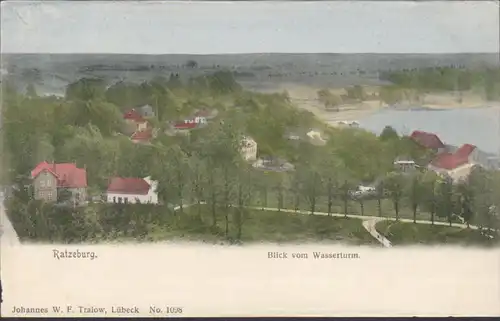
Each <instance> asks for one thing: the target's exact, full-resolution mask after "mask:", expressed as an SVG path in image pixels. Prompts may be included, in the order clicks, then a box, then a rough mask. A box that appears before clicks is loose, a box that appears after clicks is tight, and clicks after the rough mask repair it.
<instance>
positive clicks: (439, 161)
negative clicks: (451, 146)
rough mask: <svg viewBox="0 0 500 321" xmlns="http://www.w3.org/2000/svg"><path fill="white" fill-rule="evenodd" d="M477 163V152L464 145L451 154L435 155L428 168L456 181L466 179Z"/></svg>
mask: <svg viewBox="0 0 500 321" xmlns="http://www.w3.org/2000/svg"><path fill="white" fill-rule="evenodd" d="M477 163H478V150H477V148H476V146H474V145H471V144H464V145H462V146H461V147H460V148H458V149H457V150H456V151H455V152H453V153H451V152H444V153H441V154H439V155H437V156H436V157H435V158H434V159H433V160H432V161H431V163H430V164H429V166H428V168H429V169H430V170H433V171H435V172H436V173H438V174H447V175H449V176H451V177H452V178H453V179H454V180H455V181H456V180H458V179H462V178H464V177H466V176H467V175H468V173H469V172H470V170H472V168H473V167H474V166H475V165H477Z"/></svg>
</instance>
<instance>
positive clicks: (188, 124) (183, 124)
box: [174, 120, 198, 129]
mask: <svg viewBox="0 0 500 321" xmlns="http://www.w3.org/2000/svg"><path fill="white" fill-rule="evenodd" d="M197 125H198V124H196V123H195V122H186V121H184V120H182V121H178V122H176V123H175V124H174V128H175V129H193V128H195V127H196V126H197Z"/></svg>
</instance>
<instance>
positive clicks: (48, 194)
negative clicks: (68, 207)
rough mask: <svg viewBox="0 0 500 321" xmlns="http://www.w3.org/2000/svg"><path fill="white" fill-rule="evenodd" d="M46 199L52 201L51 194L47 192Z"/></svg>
mask: <svg viewBox="0 0 500 321" xmlns="http://www.w3.org/2000/svg"><path fill="white" fill-rule="evenodd" d="M47 199H49V200H51V199H52V192H47Z"/></svg>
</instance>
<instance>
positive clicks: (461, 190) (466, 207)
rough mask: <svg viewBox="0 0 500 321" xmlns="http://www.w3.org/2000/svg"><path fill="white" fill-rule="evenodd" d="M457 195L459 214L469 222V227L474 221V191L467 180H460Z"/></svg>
mask: <svg viewBox="0 0 500 321" xmlns="http://www.w3.org/2000/svg"><path fill="white" fill-rule="evenodd" d="M456 190H457V195H458V206H459V210H460V212H459V214H460V216H461V217H462V218H463V220H464V222H465V223H466V224H467V227H469V226H470V224H471V223H472V220H473V217H474V212H473V211H472V204H471V201H472V195H471V194H472V193H471V190H470V188H469V185H468V183H467V181H465V182H460V183H459V184H458V185H457V187H456Z"/></svg>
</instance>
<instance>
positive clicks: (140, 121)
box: [123, 109, 148, 132]
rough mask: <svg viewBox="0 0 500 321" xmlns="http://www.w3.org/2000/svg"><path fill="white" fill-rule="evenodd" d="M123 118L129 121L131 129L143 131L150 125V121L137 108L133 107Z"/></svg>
mask: <svg viewBox="0 0 500 321" xmlns="http://www.w3.org/2000/svg"><path fill="white" fill-rule="evenodd" d="M123 119H124V120H125V122H126V123H127V125H128V126H127V127H128V129H129V130H130V131H132V132H136V131H142V130H144V129H146V128H147V127H148V121H147V120H146V119H144V117H143V116H142V115H141V114H140V113H139V112H138V111H137V110H136V109H131V110H129V111H128V112H126V113H124V114H123Z"/></svg>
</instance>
